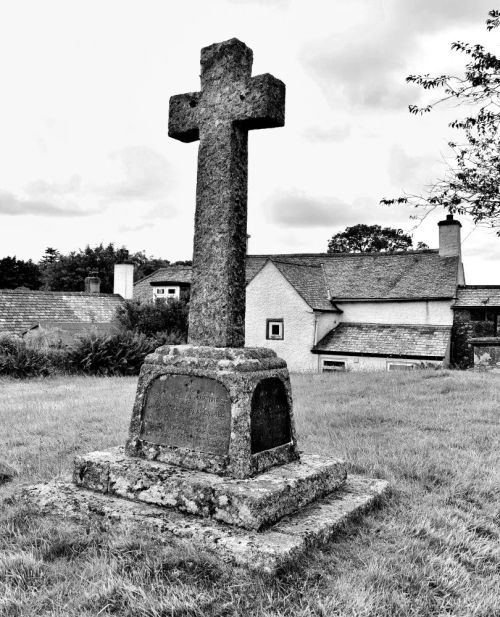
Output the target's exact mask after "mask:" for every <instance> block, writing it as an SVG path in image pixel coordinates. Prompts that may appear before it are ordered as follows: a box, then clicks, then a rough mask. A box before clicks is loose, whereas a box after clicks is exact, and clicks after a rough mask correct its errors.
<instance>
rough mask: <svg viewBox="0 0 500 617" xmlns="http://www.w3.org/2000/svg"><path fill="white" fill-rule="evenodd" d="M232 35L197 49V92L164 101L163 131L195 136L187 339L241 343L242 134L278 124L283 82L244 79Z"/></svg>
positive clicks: (246, 59)
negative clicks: (165, 125)
mask: <svg viewBox="0 0 500 617" xmlns="http://www.w3.org/2000/svg"><path fill="white" fill-rule="evenodd" d="M252 60H253V53H252V50H251V49H250V48H248V47H247V46H246V45H245V44H244V43H242V42H241V41H238V40H237V39H231V40H229V41H224V42H223V43H216V44H214V45H210V46H209V47H204V48H203V49H202V50H201V90H200V91H199V92H190V93H186V94H178V95H175V96H172V97H171V98H170V111H169V126H168V134H169V135H170V137H173V138H174V139H178V140H180V141H183V142H186V143H188V142H192V141H196V140H198V139H199V141H200V145H199V149H198V176H197V184H196V214H195V234H194V250H193V278H192V283H191V299H190V310H189V337H188V342H189V343H191V344H193V345H211V346H214V347H243V346H244V344H245V288H246V281H245V270H246V230H247V185H248V131H249V130H252V129H260V128H272V127H278V126H283V125H284V123H285V85H284V84H283V82H281V81H280V80H279V79H276V78H275V77H273V76H272V75H269V74H265V75H258V76H256V77H252V76H251V73H252Z"/></svg>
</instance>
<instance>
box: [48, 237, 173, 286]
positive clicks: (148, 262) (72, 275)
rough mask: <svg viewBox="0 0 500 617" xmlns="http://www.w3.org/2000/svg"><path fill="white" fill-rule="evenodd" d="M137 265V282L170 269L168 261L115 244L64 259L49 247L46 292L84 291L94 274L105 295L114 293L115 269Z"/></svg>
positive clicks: (79, 252)
mask: <svg viewBox="0 0 500 617" xmlns="http://www.w3.org/2000/svg"><path fill="white" fill-rule="evenodd" d="M123 262H128V263H133V264H134V266H135V268H134V278H135V280H139V279H141V278H144V277H145V276H148V274H151V273H152V272H154V271H155V270H157V269H158V268H163V267H165V266H168V265H169V264H170V262H169V261H168V260H167V259H157V258H155V257H148V256H147V255H146V254H145V252H144V251H139V252H137V253H130V252H129V250H128V249H126V248H125V247H124V246H122V247H120V248H116V247H115V246H114V244H113V243H110V244H108V245H107V246H104V245H103V244H100V245H99V246H96V247H94V248H91V247H90V246H87V247H86V248H85V249H84V250H79V251H72V252H71V253H69V255H61V254H60V253H59V251H58V250H57V249H54V248H52V247H48V248H47V249H46V251H45V255H44V256H43V257H42V260H41V262H40V266H41V269H42V272H43V282H44V287H45V289H50V290H51V291H83V289H84V284H85V278H86V277H87V276H89V275H91V274H95V275H97V276H99V278H100V279H101V292H102V293H112V292H113V276H114V266H115V264H117V263H123Z"/></svg>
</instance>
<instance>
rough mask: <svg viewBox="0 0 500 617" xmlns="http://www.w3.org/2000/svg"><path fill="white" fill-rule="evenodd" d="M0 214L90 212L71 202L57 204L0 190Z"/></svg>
mask: <svg viewBox="0 0 500 617" xmlns="http://www.w3.org/2000/svg"><path fill="white" fill-rule="evenodd" d="M0 214H6V215H9V216H22V215H26V214H31V215H34V216H59V217H60V216H70V217H77V216H88V215H89V214H93V211H92V212H89V211H87V212H85V211H83V210H82V209H81V208H78V207H77V206H75V205H72V204H57V203H51V202H50V201H45V200H43V199H30V198H23V197H17V196H16V195H14V194H13V193H9V192H8V191H3V190H0Z"/></svg>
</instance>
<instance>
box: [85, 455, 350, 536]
mask: <svg viewBox="0 0 500 617" xmlns="http://www.w3.org/2000/svg"><path fill="white" fill-rule="evenodd" d="M346 467H347V466H346V464H345V462H344V461H341V460H339V459H335V458H328V457H322V456H318V455H315V454H302V455H301V460H300V461H294V462H292V463H287V464H285V465H280V466H279V467H273V468H271V469H269V470H267V471H265V472H263V473H261V474H259V475H257V476H254V477H251V478H245V479H234V478H228V477H223V476H218V475H215V474H211V473H206V472H203V471H194V470H190V469H184V468H182V467H178V466H175V465H169V464H166V463H158V462H154V461H149V460H146V459H142V458H137V457H129V456H127V455H126V454H125V453H124V451H123V448H113V449H111V450H108V451H105V452H91V453H90V454H86V455H84V456H80V457H77V458H76V459H75V465H74V474H73V479H74V482H75V483H76V484H77V485H79V486H81V487H84V488H87V489H91V490H94V491H98V492H101V493H106V494H110V495H116V496H118V497H125V498H126V499H130V500H133V501H139V502H145V503H149V504H152V505H155V506H162V507H167V508H173V509H175V510H179V511H181V512H187V513H189V514H195V515H197V516H202V517H206V518H213V519H216V520H218V521H222V522H224V523H228V524H230V525H236V526H238V527H244V528H246V529H255V530H259V529H262V528H264V527H268V526H270V525H272V524H274V523H276V522H277V521H279V520H280V519H281V518H282V517H283V516H285V515H287V514H290V513H292V512H295V511H297V510H299V509H300V508H302V507H303V506H305V505H306V504H308V503H310V502H312V501H314V500H316V499H318V498H320V497H323V496H324V495H327V494H328V493H331V492H332V491H335V490H336V489H338V488H339V487H341V486H342V485H343V484H344V482H345V479H346V476H347V471H346Z"/></svg>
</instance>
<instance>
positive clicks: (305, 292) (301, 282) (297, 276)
mask: <svg viewBox="0 0 500 617" xmlns="http://www.w3.org/2000/svg"><path fill="white" fill-rule="evenodd" d="M272 263H273V264H274V265H275V266H276V268H277V269H278V270H279V271H280V272H281V274H282V275H283V276H284V277H285V278H286V280H287V281H288V282H289V283H290V284H291V285H292V286H293V287H294V288H295V289H296V291H297V293H298V294H299V295H300V296H302V298H304V300H305V301H306V302H307V304H309V306H310V307H311V308H313V309H316V310H320V311H321V310H323V311H331V310H336V311H337V312H340V311H339V309H338V308H337V307H335V306H334V305H333V304H332V303H331V302H330V300H328V297H327V291H326V281H325V273H324V271H323V267H322V266H321V265H317V266H309V265H306V264H300V263H292V262H288V261H280V260H277V259H273V260H272Z"/></svg>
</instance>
